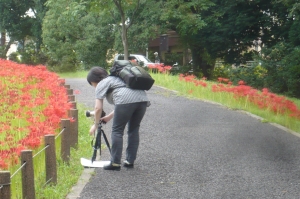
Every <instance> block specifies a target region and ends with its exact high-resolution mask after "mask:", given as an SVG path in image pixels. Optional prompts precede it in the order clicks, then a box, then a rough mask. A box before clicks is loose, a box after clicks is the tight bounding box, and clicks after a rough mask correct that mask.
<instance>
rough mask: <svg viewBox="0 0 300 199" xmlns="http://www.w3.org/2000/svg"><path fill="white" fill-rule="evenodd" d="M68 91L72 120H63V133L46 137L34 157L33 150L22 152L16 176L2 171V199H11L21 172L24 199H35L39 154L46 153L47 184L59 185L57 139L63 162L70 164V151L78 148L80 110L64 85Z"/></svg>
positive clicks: (0, 180) (0, 177) (0, 195)
mask: <svg viewBox="0 0 300 199" xmlns="http://www.w3.org/2000/svg"><path fill="white" fill-rule="evenodd" d="M62 86H64V87H65V88H66V90H67V95H68V102H69V103H71V104H72V109H70V110H69V111H68V117H69V118H71V120H70V119H61V131H60V133H59V134H58V135H56V136H55V135H45V136H44V141H45V142H44V143H45V144H44V146H45V147H44V148H43V149H41V150H40V151H39V152H37V153H36V154H35V155H34V156H33V155H32V150H23V151H21V166H20V168H19V169H17V171H16V172H15V173H14V174H12V175H11V174H10V172H9V171H0V199H11V179H12V178H13V177H14V176H15V175H16V174H17V173H18V172H19V171H21V176H22V197H23V199H35V186H34V185H35V183H34V165H33V158H34V157H35V156H36V155H38V154H39V153H41V152H43V151H45V173H46V179H45V182H46V184H49V183H52V184H56V183H57V168H56V163H57V159H56V150H55V149H56V147H55V139H57V138H58V137H59V136H61V150H60V151H61V153H60V157H61V159H62V161H63V162H65V163H67V164H68V163H69V160H70V149H71V147H73V148H76V147H77V144H78V110H77V109H76V108H77V107H76V101H75V96H74V95H73V89H70V86H69V85H64V84H62Z"/></svg>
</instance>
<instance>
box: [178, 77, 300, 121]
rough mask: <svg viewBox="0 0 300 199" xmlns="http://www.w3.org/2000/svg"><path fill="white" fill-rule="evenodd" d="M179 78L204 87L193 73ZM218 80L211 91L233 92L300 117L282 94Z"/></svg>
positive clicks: (259, 104)
mask: <svg viewBox="0 0 300 199" xmlns="http://www.w3.org/2000/svg"><path fill="white" fill-rule="evenodd" d="M202 79H203V78H202ZM179 80H181V81H185V82H191V83H194V84H195V86H199V85H201V86H203V87H206V82H201V80H197V79H196V77H195V76H194V75H184V74H180V75H179ZM218 82H219V83H218V84H212V86H211V90H212V92H227V93H233V95H234V96H233V97H234V98H235V99H240V98H244V99H247V100H248V101H250V102H251V103H252V104H254V105H257V106H258V107H259V108H261V109H268V110H271V111H273V112H274V113H276V114H287V115H289V116H290V117H292V118H296V119H300V109H299V108H298V107H297V105H296V104H295V103H293V102H292V101H290V100H288V99H286V98H285V97H283V96H278V95H276V94H274V93H271V92H269V90H268V89H267V88H263V89H262V91H259V90H257V89H254V88H252V87H250V86H247V85H246V83H245V82H244V81H243V80H240V81H239V82H238V84H239V85H238V86H232V82H231V81H230V80H229V79H226V78H222V77H219V78H218ZM223 83H227V84H223ZM188 93H191V90H190V91H188Z"/></svg>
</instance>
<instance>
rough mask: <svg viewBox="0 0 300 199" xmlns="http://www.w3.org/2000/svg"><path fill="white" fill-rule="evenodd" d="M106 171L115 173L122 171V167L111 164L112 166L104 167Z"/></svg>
mask: <svg viewBox="0 0 300 199" xmlns="http://www.w3.org/2000/svg"><path fill="white" fill-rule="evenodd" d="M103 169H104V170H114V171H120V170H121V166H120V165H119V164H115V163H112V162H110V164H108V165H106V166H104V167H103Z"/></svg>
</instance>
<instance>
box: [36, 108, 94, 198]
mask: <svg viewBox="0 0 300 199" xmlns="http://www.w3.org/2000/svg"><path fill="white" fill-rule="evenodd" d="M77 108H78V121H79V123H78V146H77V149H76V150H75V149H74V148H72V149H71V156H70V163H69V164H65V163H63V162H62V160H61V159H60V158H59V157H58V155H57V157H58V163H57V184H56V185H55V186H54V185H44V184H41V183H38V184H40V185H38V186H37V187H36V198H37V199H63V198H65V197H66V196H67V194H68V193H69V192H70V189H71V188H72V187H73V186H74V185H75V184H76V183H77V182H78V179H79V177H80V176H81V174H82V171H83V169H84V168H83V167H82V165H81V164H80V158H81V157H90V156H91V155H92V147H91V137H90V135H89V133H88V130H89V128H90V125H91V123H92V121H91V120H89V119H87V118H86V117H85V110H87V108H86V107H84V106H83V105H81V104H77Z"/></svg>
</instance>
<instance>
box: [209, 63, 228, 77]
mask: <svg viewBox="0 0 300 199" xmlns="http://www.w3.org/2000/svg"><path fill="white" fill-rule="evenodd" d="M231 70H232V67H231V66H230V65H224V64H222V65H220V66H216V67H215V69H214V71H213V74H212V80H217V79H218V78H219V77H222V78H229V76H230V71H231Z"/></svg>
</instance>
